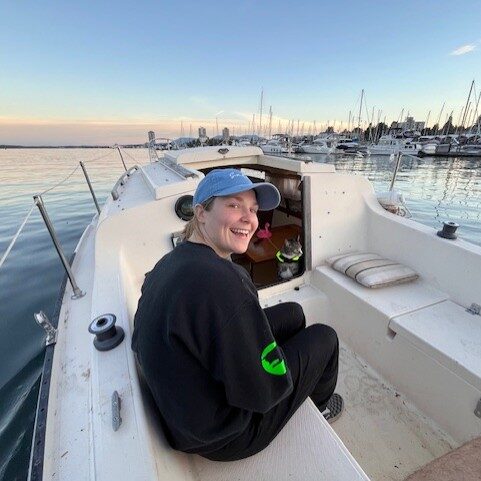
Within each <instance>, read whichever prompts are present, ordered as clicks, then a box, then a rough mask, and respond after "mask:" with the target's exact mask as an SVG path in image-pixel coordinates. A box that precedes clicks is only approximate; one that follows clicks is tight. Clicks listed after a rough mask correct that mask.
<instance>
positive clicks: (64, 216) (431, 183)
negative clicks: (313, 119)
mask: <svg viewBox="0 0 481 481" xmlns="http://www.w3.org/2000/svg"><path fill="white" fill-rule="evenodd" d="M310 157H311V158H312V159H313V160H316V161H319V162H325V161H326V158H325V157H323V156H315V155H310ZM80 160H82V161H84V162H86V166H87V169H88V171H89V175H90V177H91V180H92V183H93V186H94V189H95V192H96V194H97V197H98V199H99V202H100V203H101V204H102V203H103V201H104V199H105V198H106V196H107V195H108V194H109V192H110V189H111V187H112V186H113V184H114V182H115V181H116V180H117V178H118V177H119V176H120V175H121V174H122V172H123V167H122V163H121V161H120V158H119V156H118V153H117V151H114V150H111V149H38V150H36V149H25V150H1V151H0V169H1V171H0V219H1V224H0V257H1V256H2V255H3V252H4V251H5V249H6V248H7V246H8V244H9V242H10V240H11V238H12V236H13V235H14V234H15V232H16V230H17V229H18V227H19V226H20V224H21V222H22V220H23V218H24V217H25V215H26V214H27V213H28V211H29V210H30V208H31V205H32V195H33V194H35V193H39V192H42V191H44V190H46V189H48V188H50V187H52V186H54V185H55V184H57V183H58V182H59V181H61V180H62V179H63V178H64V177H65V176H67V175H68V174H70V173H71V172H72V170H73V169H75V167H76V166H77V165H78V162H79V161H80ZM124 160H125V162H126V164H127V167H130V166H132V165H134V164H135V163H141V164H143V163H146V162H148V154H147V151H146V150H144V149H132V150H127V151H126V155H124ZM328 161H329V162H332V163H335V165H336V168H337V169H338V170H340V171H346V172H353V173H355V174H358V175H364V176H366V177H367V178H368V179H369V180H370V181H371V182H372V183H373V185H374V187H375V189H376V191H378V192H380V191H383V190H387V189H388V187H389V182H390V179H391V175H392V169H393V164H392V162H391V161H390V160H389V158H388V157H375V156H371V157H370V158H365V159H362V158H357V157H344V158H331V159H329V160H328ZM396 188H397V189H398V190H400V191H401V192H403V193H404V195H405V197H406V199H407V203H408V207H409V209H410V211H411V213H412V214H413V218H414V219H415V220H417V221H419V222H422V223H423V224H426V225H429V226H432V227H435V228H439V227H440V226H441V224H442V221H444V220H451V221H455V222H458V223H459V224H460V225H461V228H460V229H459V234H460V236H461V237H462V238H463V239H465V240H468V241H470V242H473V243H475V244H478V245H481V159H476V160H474V159H471V160H466V159H455V158H453V159H442V158H436V159H434V158H424V159H419V160H408V159H404V161H403V166H402V168H401V170H400V172H399V173H398V177H397V182H396ZM43 198H44V202H45V205H46V207H47V209H48V212H49V215H50V217H51V219H52V221H53V223H54V225H55V229H56V230H57V232H58V235H59V238H60V242H61V244H62V246H63V248H64V251H65V253H66V255H67V257H70V255H71V254H72V252H73V250H74V249H75V246H76V243H77V241H78V239H79V237H80V235H81V233H82V231H83V230H84V228H85V227H86V225H87V224H88V223H89V221H90V220H91V218H92V216H93V215H94V214H95V207H94V204H93V202H92V199H91V197H90V193H89V191H88V188H87V185H86V183H85V180H84V177H83V174H82V171H81V170H80V169H78V170H77V171H76V172H74V173H73V174H72V176H71V177H70V178H69V179H68V180H67V181H66V182H65V183H63V184H62V185H61V186H59V187H57V188H55V189H54V190H52V191H50V192H48V193H46V194H45V195H44V196H43ZM62 277H63V271H62V268H61V265H60V262H59V260H58V257H57V254H56V252H55V250H54V248H53V246H52V243H51V240H50V237H49V235H48V233H47V230H46V228H45V226H44V224H43V221H42V220H41V218H40V215H39V213H38V212H37V210H35V211H34V212H33V214H32V216H31V217H30V220H29V222H28V223H27V225H26V226H25V229H24V230H23V232H22V234H21V235H20V237H19V239H18V241H17V243H16V244H15V247H14V248H13V250H12V251H11V253H10V255H9V257H8V259H7V261H6V263H5V264H4V265H3V268H2V269H1V270H0V329H1V336H0V366H1V368H0V406H1V410H0V479H2V480H3V479H5V480H8V481H10V480H22V481H23V480H24V479H26V476H27V469H28V460H29V454H30V440H31V436H32V429H33V421H34V417H35V405H36V400H37V394H38V379H39V376H40V372H41V367H42V363H43V352H44V346H43V343H44V341H43V339H44V336H43V333H42V331H41V330H40V328H39V327H38V326H37V325H36V324H35V321H34V319H33V313H34V312H38V311H39V310H43V311H45V313H46V314H47V316H52V314H53V307H54V304H55V300H56V298H57V295H58V289H59V286H60V282H61V280H62Z"/></svg>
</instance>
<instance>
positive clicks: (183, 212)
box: [175, 195, 194, 220]
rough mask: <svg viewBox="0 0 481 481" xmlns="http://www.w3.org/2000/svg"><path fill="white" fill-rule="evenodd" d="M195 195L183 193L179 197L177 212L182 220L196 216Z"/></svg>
mask: <svg viewBox="0 0 481 481" xmlns="http://www.w3.org/2000/svg"><path fill="white" fill-rule="evenodd" d="M192 200H193V197H192V196H191V195H183V196H182V197H179V198H178V199H177V201H176V203H175V213H176V214H177V217H179V218H180V219H182V220H191V219H192V218H193V217H194V206H193V205H192Z"/></svg>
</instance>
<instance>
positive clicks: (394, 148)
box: [368, 135, 421, 155]
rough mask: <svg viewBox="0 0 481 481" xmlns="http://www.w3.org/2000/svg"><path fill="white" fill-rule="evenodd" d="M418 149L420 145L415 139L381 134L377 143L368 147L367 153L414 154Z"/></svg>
mask: <svg viewBox="0 0 481 481" xmlns="http://www.w3.org/2000/svg"><path fill="white" fill-rule="evenodd" d="M419 150H421V145H419V144H417V143H416V142H415V141H409V140H406V139H397V138H395V137H391V136H389V135H383V136H381V138H380V139H379V141H378V143H377V144H372V145H370V146H369V147H368V151H369V153H370V154H374V155H392V154H398V153H399V152H401V153H403V154H411V155H416V154H417V153H418V152H419Z"/></svg>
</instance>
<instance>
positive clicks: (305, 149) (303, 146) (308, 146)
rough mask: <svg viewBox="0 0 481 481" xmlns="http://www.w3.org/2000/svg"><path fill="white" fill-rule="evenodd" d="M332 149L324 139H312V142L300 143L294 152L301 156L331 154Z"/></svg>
mask: <svg viewBox="0 0 481 481" xmlns="http://www.w3.org/2000/svg"><path fill="white" fill-rule="evenodd" d="M333 151H334V147H333V146H331V145H329V144H328V142H327V141H326V140H324V139H314V140H313V141H312V142H307V141H304V142H301V143H300V144H299V145H298V146H297V147H296V152H297V153H301V154H332V152H333Z"/></svg>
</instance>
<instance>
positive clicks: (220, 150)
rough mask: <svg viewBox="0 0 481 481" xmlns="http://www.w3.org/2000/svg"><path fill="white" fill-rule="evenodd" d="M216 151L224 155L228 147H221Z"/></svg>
mask: <svg viewBox="0 0 481 481" xmlns="http://www.w3.org/2000/svg"><path fill="white" fill-rule="evenodd" d="M217 152H219V154H220V155H225V154H227V152H229V149H226V148H225V147H223V148H222V149H219V150H218V151H217Z"/></svg>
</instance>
